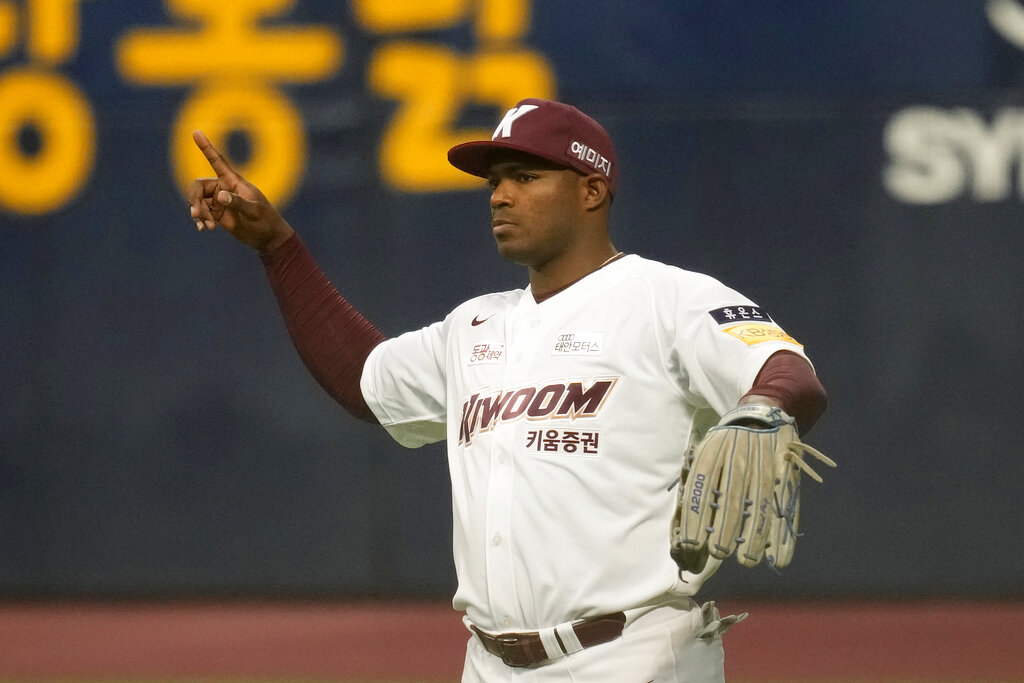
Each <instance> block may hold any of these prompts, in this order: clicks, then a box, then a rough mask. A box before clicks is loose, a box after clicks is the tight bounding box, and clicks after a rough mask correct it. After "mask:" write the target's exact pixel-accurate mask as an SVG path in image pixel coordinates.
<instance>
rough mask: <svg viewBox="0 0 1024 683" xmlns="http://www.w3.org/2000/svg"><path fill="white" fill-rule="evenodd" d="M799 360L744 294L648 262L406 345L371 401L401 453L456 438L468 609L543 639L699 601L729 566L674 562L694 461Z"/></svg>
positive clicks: (458, 533)
mask: <svg viewBox="0 0 1024 683" xmlns="http://www.w3.org/2000/svg"><path fill="white" fill-rule="evenodd" d="M783 349H785V350H787V351H793V352H796V353H799V354H801V355H802V354H803V350H802V347H801V346H800V345H799V344H798V343H797V342H796V341H795V340H793V339H792V338H791V337H789V336H788V335H786V334H785V332H783V331H782V330H781V329H780V328H779V327H778V326H777V325H776V324H775V323H774V322H773V321H772V320H771V318H770V317H769V316H768V315H767V313H765V312H764V311H763V310H762V309H760V308H759V307H758V306H756V305H755V304H753V303H752V302H751V301H749V300H748V299H746V298H745V297H743V296H742V295H740V294H738V293H737V292H735V291H733V290H731V289H729V288H727V287H725V286H724V285H722V284H721V283H719V282H718V281H717V280H715V279H713V278H711V277H708V276H706V275H701V274H698V273H692V272H688V271H684V270H681V269H679V268H675V267H672V266H667V265H665V264H662V263H658V262H655V261H650V260H647V259H644V258H641V257H639V256H633V255H630V256H626V257H623V258H621V259H619V260H617V261H614V262H612V263H611V264H609V265H607V266H605V267H604V268H601V269H599V270H597V271H596V272H594V273H591V274H590V275H588V276H586V277H585V278H583V279H582V280H580V281H579V282H576V283H575V284H573V285H572V286H571V287H569V288H567V289H565V290H564V291H562V292H560V293H558V294H556V295H555V296H553V297H551V298H549V299H547V300H544V301H542V302H541V303H539V304H538V303H537V302H536V301H535V300H534V298H533V296H532V293H531V292H530V290H529V289H526V290H515V291H510V292H503V293H497V294H489V295H485V296H481V297H478V298H475V299H472V300H470V301H468V302H466V303H465V304H462V305H461V306H459V307H458V308H456V309H455V310H454V311H453V312H452V313H451V314H449V315H448V316H447V317H446V318H445V320H444V321H442V322H439V323H436V324H434V325H431V326H429V327H426V328H424V329H422V330H418V331H415V332H409V333H407V334H404V335H402V336H399V337H396V338H393V339H389V340H387V341H385V342H384V343H382V344H380V345H379V346H377V347H376V348H375V349H374V350H373V352H372V353H371V354H370V357H369V358H368V359H367V362H366V365H365V368H364V370H363V375H362V381H361V387H362V392H363V395H364V397H365V399H366V402H367V404H368V405H369V406H370V408H371V409H372V410H373V412H374V414H375V415H376V416H377V418H378V419H379V420H380V422H381V424H382V425H383V426H384V427H385V428H387V430H388V431H389V432H390V433H391V435H392V436H393V437H394V438H395V439H396V440H397V441H398V442H399V443H401V444H403V445H405V446H408V447H417V446H421V445H423V444H427V443H432V442H436V441H440V440H441V439H446V440H447V444H448V458H449V467H450V471H451V481H452V505H453V511H454V555H455V565H456V571H457V576H458V590H457V592H456V594H455V598H454V601H453V602H454V606H455V608H456V609H458V610H465V612H466V614H467V616H468V617H469V619H470V620H471V621H472V622H473V623H474V624H476V625H477V626H479V627H480V628H482V629H484V630H488V631H492V632H499V631H527V630H536V629H539V628H544V627H548V626H552V625H555V624H560V623H563V622H566V621H569V620H571V619H576V618H580V617H586V616H594V615H599V614H608V613H613V612H617V611H619V610H625V609H629V608H634V607H638V606H643V605H647V604H651V603H653V602H656V601H657V600H658V599H659V598H661V599H663V598H664V596H665V595H666V594H669V593H673V592H674V593H677V594H681V595H692V594H694V593H695V592H696V591H697V589H698V588H699V587H700V585H701V583H702V582H703V581H704V579H706V578H707V576H709V575H710V574H711V573H713V572H714V570H715V569H716V568H717V567H718V564H719V563H718V562H714V561H710V562H709V566H708V568H707V569H706V570H705V571H704V573H703V574H702V575H700V576H694V575H688V576H684V578H685V579H686V580H685V581H684V580H681V579H680V577H679V573H678V569H677V567H676V565H675V562H674V561H673V560H672V559H671V557H670V556H669V524H670V520H671V518H672V513H673V511H674V506H675V499H676V493H677V485H676V482H677V479H678V477H679V471H680V467H681V465H682V460H683V456H684V453H685V452H686V450H687V448H688V447H689V444H690V443H691V442H693V443H695V442H696V439H699V438H700V436H702V435H703V433H704V432H705V431H706V430H707V428H708V427H710V426H712V425H714V424H715V423H716V422H717V420H718V419H719V415H721V414H724V413H725V412H727V411H729V410H731V409H732V408H733V407H734V406H735V404H736V402H737V401H738V400H739V398H740V397H741V396H742V395H743V394H744V393H746V392H747V391H748V390H749V389H750V386H751V385H752V383H753V381H754V379H755V378H756V376H757V373H758V371H759V370H760V368H761V366H762V365H763V364H764V362H765V360H767V359H768V357H769V356H770V355H771V354H773V353H775V352H777V351H779V350H783Z"/></svg>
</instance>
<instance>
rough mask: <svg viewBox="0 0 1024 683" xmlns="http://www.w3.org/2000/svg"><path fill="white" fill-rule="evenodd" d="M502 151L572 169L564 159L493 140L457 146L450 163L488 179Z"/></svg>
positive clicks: (452, 150) (451, 150)
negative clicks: (495, 156)
mask: <svg viewBox="0 0 1024 683" xmlns="http://www.w3.org/2000/svg"><path fill="white" fill-rule="evenodd" d="M502 151H513V152H522V153H524V154H529V155H531V156H535V157H537V158H539V159H545V160H547V161H550V162H551V163H553V164H556V165H558V166H562V167H564V168H572V166H570V165H569V164H567V163H565V160H564V159H556V158H553V157H551V156H548V155H546V154H538V153H537V152H536V150H533V149H528V148H526V147H523V146H521V145H512V144H509V143H507V142H494V141H493V140H476V141H473V142H464V143H462V144H461V145H455V146H454V147H452V148H451V149H450V150H448V163H450V164H451V165H452V166H454V167H455V168H457V169H459V170H460V171H464V172H466V173H468V174H470V175H475V176H478V177H480V178H486V177H487V173H488V171H490V168H491V164H492V163H493V161H492V160H493V158H494V155H495V154H496V153H497V152H502ZM574 170H575V169H574Z"/></svg>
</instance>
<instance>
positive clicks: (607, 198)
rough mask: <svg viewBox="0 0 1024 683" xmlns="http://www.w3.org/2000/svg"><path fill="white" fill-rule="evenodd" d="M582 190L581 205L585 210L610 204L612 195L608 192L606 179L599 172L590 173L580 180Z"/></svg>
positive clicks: (592, 209)
mask: <svg viewBox="0 0 1024 683" xmlns="http://www.w3.org/2000/svg"><path fill="white" fill-rule="evenodd" d="M581 182H582V185H583V190H584V195H583V206H584V208H585V209H586V210H587V211H594V210H595V209H599V208H601V207H602V206H604V205H605V204H610V203H611V200H612V197H611V195H610V194H608V181H607V180H606V179H605V177H604V176H603V175H601V174H600V173H591V174H590V175H587V176H584V177H583V178H582V180H581Z"/></svg>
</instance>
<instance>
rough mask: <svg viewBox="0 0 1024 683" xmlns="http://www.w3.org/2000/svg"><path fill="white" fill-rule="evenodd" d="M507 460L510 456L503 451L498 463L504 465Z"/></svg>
mask: <svg viewBox="0 0 1024 683" xmlns="http://www.w3.org/2000/svg"><path fill="white" fill-rule="evenodd" d="M507 462H508V456H507V455H505V454H504V453H502V454H501V455H499V456H498V464H499V465H504V464H505V463H507Z"/></svg>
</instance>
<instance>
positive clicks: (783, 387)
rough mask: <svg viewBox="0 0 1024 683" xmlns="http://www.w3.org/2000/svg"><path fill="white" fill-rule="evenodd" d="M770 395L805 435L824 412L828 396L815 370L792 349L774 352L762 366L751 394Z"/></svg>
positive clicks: (749, 393)
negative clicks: (794, 420)
mask: <svg viewBox="0 0 1024 683" xmlns="http://www.w3.org/2000/svg"><path fill="white" fill-rule="evenodd" d="M752 394H753V395H758V396H769V397H771V398H774V399H775V400H777V401H778V402H779V403H781V404H782V409H783V410H785V411H786V412H787V413H789V414H790V415H792V416H793V418H794V419H796V424H797V426H798V427H799V428H800V433H801V434H806V433H807V432H809V431H810V430H811V427H812V426H814V423H815V422H817V421H818V418H819V417H821V414H822V413H824V412H825V406H826V405H828V396H827V395H826V394H825V387H823V386H822V385H821V382H820V381H818V377H817V376H816V375H815V374H814V369H813V368H812V367H811V364H810V363H808V362H807V360H806V359H804V358H803V357H802V356H799V355H797V354H795V353H792V352H791V351H779V352H778V353H775V354H773V355H772V356H770V357H769V358H768V360H766V361H765V363H764V365H763V366H761V371H760V372H758V373H757V379H755V380H754V386H753V387H751V388H750V391H748V392H747V394H746V395H747V396H750V395H752Z"/></svg>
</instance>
